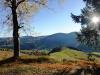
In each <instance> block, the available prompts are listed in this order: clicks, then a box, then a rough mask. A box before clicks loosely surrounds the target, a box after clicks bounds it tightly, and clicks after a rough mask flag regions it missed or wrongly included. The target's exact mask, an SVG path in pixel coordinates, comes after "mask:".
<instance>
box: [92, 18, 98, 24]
mask: <svg viewBox="0 0 100 75" xmlns="http://www.w3.org/2000/svg"><path fill="white" fill-rule="evenodd" d="M92 22H93V23H95V24H96V23H98V22H99V18H98V17H96V16H94V17H93V18H92Z"/></svg>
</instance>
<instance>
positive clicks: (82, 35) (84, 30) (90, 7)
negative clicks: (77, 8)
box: [71, 0, 100, 49]
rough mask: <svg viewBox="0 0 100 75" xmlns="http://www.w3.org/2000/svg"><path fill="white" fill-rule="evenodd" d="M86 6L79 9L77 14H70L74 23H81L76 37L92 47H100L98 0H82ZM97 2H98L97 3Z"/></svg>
mask: <svg viewBox="0 0 100 75" xmlns="http://www.w3.org/2000/svg"><path fill="white" fill-rule="evenodd" d="M83 1H84V2H85V4H86V7H85V8H83V9H82V10H81V14H80V15H79V16H77V15H74V14H71V17H72V19H73V20H74V21H75V22H76V23H81V31H80V32H79V33H77V39H78V41H80V42H81V43H83V44H85V45H87V46H89V47H91V48H93V49H97V48H100V22H99V16H100V11H99V10H100V9H99V8H98V7H99V6H100V1H99V0H83ZM98 2H99V4H98Z"/></svg>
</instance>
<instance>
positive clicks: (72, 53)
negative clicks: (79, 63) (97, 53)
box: [50, 48, 87, 61]
mask: <svg viewBox="0 0 100 75" xmlns="http://www.w3.org/2000/svg"><path fill="white" fill-rule="evenodd" d="M50 57H51V58H54V59H56V60H58V61H62V60H63V59H66V60H79V59H84V60H86V59H87V54H86V53H85V52H82V51H76V50H72V49H69V48H66V49H64V50H62V51H61V52H55V53H52V54H50Z"/></svg>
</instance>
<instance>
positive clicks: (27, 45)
mask: <svg viewBox="0 0 100 75" xmlns="http://www.w3.org/2000/svg"><path fill="white" fill-rule="evenodd" d="M76 37H77V35H76V34H75V32H71V33H68V34H66V33H56V34H52V35H48V36H38V37H33V36H22V37H21V38H20V45H21V49H52V48H55V47H71V48H77V49H79V50H86V51H87V50H90V49H89V48H88V47H86V46H84V45H81V44H80V43H79V42H78V41H77V39H76ZM0 47H1V48H13V43H12V38H10V37H9V38H0Z"/></svg>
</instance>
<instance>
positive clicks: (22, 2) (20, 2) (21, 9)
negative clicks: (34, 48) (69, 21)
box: [1, 0, 47, 59]
mask: <svg viewBox="0 0 100 75" xmlns="http://www.w3.org/2000/svg"><path fill="white" fill-rule="evenodd" d="M46 2H47V0H2V1H1V3H4V4H5V6H6V8H8V9H9V8H10V11H11V14H10V13H9V14H10V16H8V17H7V20H11V23H12V27H13V44H14V58H15V59H17V58H18V57H19V52H20V45H19V29H21V28H22V27H23V26H22V24H23V23H24V22H25V21H24V20H23V19H22V17H24V18H25V16H26V15H28V14H31V13H32V12H34V10H36V8H37V6H40V5H43V6H46ZM11 23H10V24H11Z"/></svg>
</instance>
